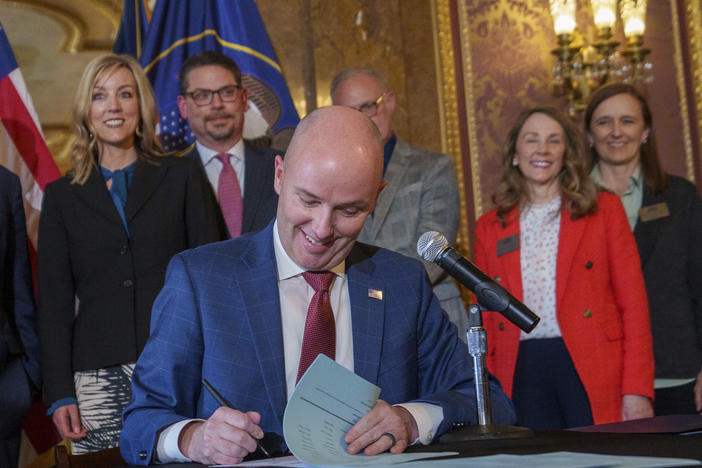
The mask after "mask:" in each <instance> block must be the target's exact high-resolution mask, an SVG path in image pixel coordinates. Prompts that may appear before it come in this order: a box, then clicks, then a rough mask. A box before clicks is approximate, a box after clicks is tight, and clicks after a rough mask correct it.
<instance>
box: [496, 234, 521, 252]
mask: <svg viewBox="0 0 702 468" xmlns="http://www.w3.org/2000/svg"><path fill="white" fill-rule="evenodd" d="M518 249H519V234H512V235H511V236H509V237H505V238H504V239H500V240H498V241H497V256H498V257H500V256H502V255H504V254H508V253H510V252H514V251H515V250H518Z"/></svg>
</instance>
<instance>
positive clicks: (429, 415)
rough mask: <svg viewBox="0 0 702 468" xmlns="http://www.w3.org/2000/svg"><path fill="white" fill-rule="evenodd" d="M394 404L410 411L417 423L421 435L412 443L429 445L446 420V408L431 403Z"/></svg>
mask: <svg viewBox="0 0 702 468" xmlns="http://www.w3.org/2000/svg"><path fill="white" fill-rule="evenodd" d="M394 406H401V407H403V408H404V409H406V410H407V411H409V413H410V414H411V415H412V417H413V418H414V421H415V422H416V423H417V430H418V432H419V437H417V439H416V440H415V441H413V442H412V444H411V445H415V444H417V443H420V444H422V445H429V444H430V443H431V441H432V439H434V435H436V430H437V429H438V428H439V426H440V425H441V422H442V421H443V420H444V409H443V408H442V407H441V406H438V405H431V404H429V403H402V404H399V405H394Z"/></svg>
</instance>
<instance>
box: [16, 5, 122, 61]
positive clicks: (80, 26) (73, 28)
mask: <svg viewBox="0 0 702 468" xmlns="http://www.w3.org/2000/svg"><path fill="white" fill-rule="evenodd" d="M7 3H8V4H9V5H12V6H15V7H18V8H25V9H27V10H32V11H34V12H36V13H38V14H40V15H44V16H48V17H49V18H51V19H53V20H54V21H56V22H57V23H58V24H59V25H60V26H61V27H62V28H63V30H64V31H65V33H66V35H65V37H64V39H63V41H62V43H61V44H60V45H59V46H58V50H59V51H60V52H68V53H71V54H76V53H78V52H80V51H82V50H92V51H103V50H104V51H109V50H111V49H112V45H113V43H114V38H115V37H116V35H117V30H118V29H119V22H120V12H118V11H114V10H113V9H112V8H111V7H110V6H109V5H105V4H103V3H101V2H94V3H92V7H93V8H95V10H97V11H99V12H100V13H101V14H102V15H103V16H104V17H105V18H107V19H108V21H109V22H110V24H111V25H112V27H113V28H112V29H113V30H112V31H111V34H110V37H109V38H107V39H90V38H88V37H87V36H88V25H87V24H86V22H85V21H84V20H83V19H82V18H81V17H79V16H78V15H76V13H74V12H73V11H71V10H69V9H67V8H64V7H62V5H60V4H57V3H56V2H50V1H48V0H12V1H9V2H7Z"/></svg>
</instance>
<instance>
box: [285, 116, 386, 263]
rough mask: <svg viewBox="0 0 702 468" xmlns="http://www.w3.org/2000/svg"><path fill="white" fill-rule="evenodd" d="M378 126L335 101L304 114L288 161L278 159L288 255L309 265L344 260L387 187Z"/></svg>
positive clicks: (292, 143) (296, 131)
mask: <svg viewBox="0 0 702 468" xmlns="http://www.w3.org/2000/svg"><path fill="white" fill-rule="evenodd" d="M382 172H383V147H382V140H381V137H380V134H379V132H378V129H377V127H376V126H375V125H374V124H373V122H371V121H370V120H369V119H368V118H367V117H366V116H364V115H363V114H361V113H360V112H358V111H355V110H353V109H348V108H345V107H340V106H330V107H324V108H320V109H317V110H315V111H313V112H312V113H310V114H309V115H308V116H307V117H305V118H304V119H303V120H302V121H301V122H300V124H299V125H298V128H297V129H296V130H295V134H294V135H293V138H292V140H291V142H290V146H289V147H288V151H287V152H286V155H285V161H283V160H282V159H281V158H280V157H278V158H277V159H276V171H275V184H274V186H275V190H276V192H277V193H278V195H279V196H280V198H279V201H278V233H279V235H280V239H281V243H282V244H283V247H284V248H285V250H286V252H287V253H288V255H289V256H290V257H291V258H292V259H293V261H295V263H297V264H298V265H299V266H301V267H303V268H305V269H308V270H324V269H330V268H333V267H334V266H336V265H338V264H339V263H341V262H342V261H343V260H344V259H345V258H346V256H347V255H348V252H349V251H350V250H351V247H352V246H353V243H354V242H355V240H356V237H358V234H359V233H360V232H361V228H362V227H363V223H364V222H365V220H366V217H367V216H368V215H369V214H370V213H371V212H372V211H373V207H374V206H375V201H376V200H377V197H378V194H379V193H380V190H381V188H382V185H383V182H382Z"/></svg>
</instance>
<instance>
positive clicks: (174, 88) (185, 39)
mask: <svg viewBox="0 0 702 468" xmlns="http://www.w3.org/2000/svg"><path fill="white" fill-rule="evenodd" d="M206 50H214V51H218V52H221V53H223V54H225V55H228V56H229V57H231V58H232V59H233V60H234V61H235V62H236V63H237V64H238V65H239V68H241V71H242V73H243V75H244V76H243V77H242V81H243V83H242V84H243V85H244V86H246V88H248V90H249V111H248V112H247V113H246V118H245V126H244V137H245V138H256V137H260V136H264V135H255V134H252V133H251V132H252V130H251V129H252V128H253V127H252V125H251V124H252V123H255V122H253V121H254V120H255V119H259V120H260V121H261V122H263V123H264V127H268V128H269V134H268V135H266V136H268V137H270V138H271V139H272V142H273V146H275V147H278V148H282V149H284V148H285V147H286V146H287V142H288V141H289V139H290V136H291V135H292V132H293V130H294V128H295V126H296V125H297V123H298V122H299V120H300V118H299V116H298V114H297V110H296V109H295V106H294V104H293V101H292V98H291V97H290V93H289V91H288V87H287V85H286V83H285V78H284V77H283V73H282V71H281V68H280V65H279V63H278V60H277V58H276V56H275V52H274V51H273V47H272V45H271V42H270V40H269V39H268V34H266V30H265V27H264V26H263V21H262V20H261V15H260V14H259V12H258V8H257V7H256V4H255V3H254V1H253V0H199V1H194V0H192V1H188V0H158V1H157V2H156V7H155V8H154V11H153V14H152V17H151V21H150V23H149V29H148V33H147V38H146V43H145V44H144V48H143V51H142V55H141V60H140V61H141V64H142V66H143V67H144V70H145V71H146V73H147V76H148V77H149V79H150V80H151V83H152V85H153V87H154V92H155V93H156V96H157V100H158V106H159V111H160V122H159V124H160V131H161V142H162V143H163V146H164V148H165V149H166V150H176V149H183V148H185V147H187V146H188V145H190V144H191V143H192V142H193V141H194V140H195V137H194V135H193V134H192V132H191V131H190V128H189V127H188V123H187V121H186V120H185V119H182V118H181V117H180V114H179V112H178V105H177V98H178V93H179V76H178V74H179V72H180V67H181V65H182V64H183V62H184V61H185V59H186V58H188V57H190V56H191V55H195V54H198V53H200V52H203V51H206ZM265 124H267V125H265Z"/></svg>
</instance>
